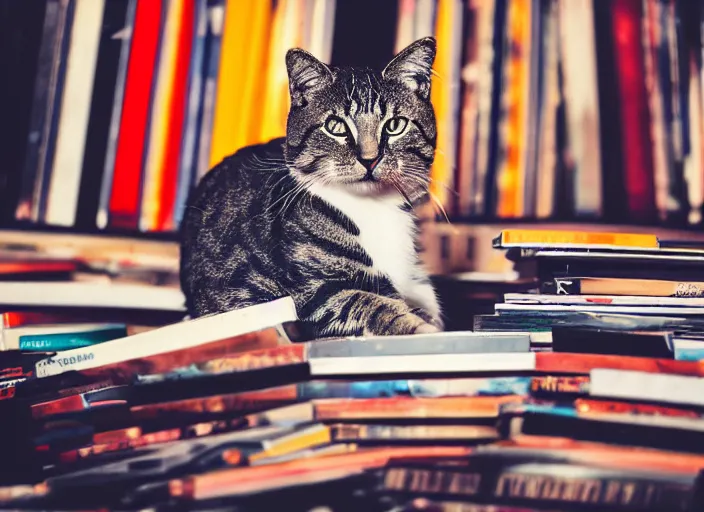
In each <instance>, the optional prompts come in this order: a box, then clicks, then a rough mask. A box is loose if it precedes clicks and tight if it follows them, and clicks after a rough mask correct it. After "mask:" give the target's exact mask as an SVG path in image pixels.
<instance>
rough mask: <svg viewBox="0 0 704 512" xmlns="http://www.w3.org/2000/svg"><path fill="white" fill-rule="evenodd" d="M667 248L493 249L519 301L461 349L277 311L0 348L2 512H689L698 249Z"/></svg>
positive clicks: (693, 484)
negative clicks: (37, 347) (508, 264)
mask: <svg viewBox="0 0 704 512" xmlns="http://www.w3.org/2000/svg"><path fill="white" fill-rule="evenodd" d="M681 245H682V244H679V245H678V244H677V243H674V242H669V243H668V242H664V241H661V240H658V239H657V238H656V237H652V236H647V235H646V236H642V235H632V236H629V235H611V234H608V233H596V234H589V235H587V234H574V233H571V234H570V233H562V234H560V233H558V234H556V233H550V232H547V233H546V232H526V231H520V232H508V231H506V232H503V233H501V235H500V236H499V237H498V238H497V240H496V246H497V247H498V248H499V249H502V250H503V249H506V250H507V256H508V257H511V258H536V259H538V260H539V262H538V267H539V269H540V277H539V278H538V280H536V290H535V292H533V293H527V294H522V295H520V296H517V295H512V294H507V296H506V299H507V300H506V301H505V302H504V303H501V304H497V305H496V309H497V313H496V315H494V316H485V317H478V318H477V324H478V327H479V328H478V329H475V331H471V332H444V333H436V334H428V335H415V336H388V337H368V338H342V339H318V340H305V339H301V335H300V333H301V332H302V330H301V329H299V325H298V323H297V316H296V310H295V307H294V304H293V301H292V300H291V299H290V298H288V297H284V298H281V299H278V300H275V301H273V302H270V303H266V304H259V305H255V306H251V307H248V308H244V309H240V310H235V311H231V312H227V313H222V314H218V315H212V316H207V317H202V318H198V319H184V320H182V321H178V322H174V323H171V324H168V325H163V326H158V327H157V326H153V327H152V328H150V329H145V330H142V331H140V332H136V333H133V334H129V333H128V335H126V336H121V337H117V338H114V339H109V340H107V341H103V342H101V343H95V344H90V345H86V346H79V347H77V348H72V349H68V350H60V349H58V348H57V349H56V350H53V351H52V352H51V353H46V352H44V353H39V352H37V351H34V352H29V351H27V350H21V347H20V348H17V347H5V350H3V351H0V372H2V373H0V377H1V380H0V460H1V461H3V464H1V465H0V507H1V508H3V509H14V510H37V509H41V510H106V509H109V510H143V509H149V510H164V511H167V510H233V511H254V510H257V511H258V510H274V509H277V508H281V506H282V504H283V506H284V507H285V508H286V509H287V510H295V511H298V510H300V511H311V510H322V509H326V510H333V511H338V510H339V511H352V510H355V511H357V510H371V511H392V510H393V511H412V510H418V511H420V510H424V511H438V512H439V511H447V512H449V511H460V510H462V511H472V512H499V511H505V512H509V511H510V512H519V511H520V512H529V511H539V510H540V511H548V510H550V511H572V510H580V511H587V510H594V511H597V510H598V511H600V512H603V511H626V510H627V511H631V512H632V511H646V510H648V511H649V510H662V511H667V512H677V511H680V512H685V511H686V512H694V511H700V510H704V501H703V499H702V498H703V497H704V477H702V476H700V472H702V470H703V469H704V448H702V447H703V446H704V443H702V444H699V443H701V442H702V441H703V440H704V437H702V432H704V419H703V411H704V399H702V396H704V384H703V382H704V381H703V379H702V376H704V368H703V367H702V365H701V364H700V363H699V361H698V360H697V361H692V360H683V359H694V358H696V354H697V352H696V351H695V350H694V349H693V347H695V346H696V345H697V344H699V343H702V341H700V333H701V332H702V329H701V325H704V324H703V323H702V321H701V319H699V318H698V317H697V314H696V313H697V312H698V311H699V310H698V309H697V307H701V305H699V306H697V304H698V301H700V300H701V299H699V298H697V297H692V296H691V295H696V293H694V289H695V288H696V286H697V283H698V281H697V282H694V281H695V279H698V278H697V265H696V261H697V260H696V258H701V257H702V254H701V253H702V251H701V250H700V249H697V248H694V247H682V246H681ZM621 259H623V261H627V262H628V263H627V264H621V263H619V261H621ZM634 261H638V262H640V263H639V264H640V265H642V267H640V268H639V266H638V265H636V264H634ZM662 261H665V262H668V263H667V264H662V263H661V262H662ZM567 262H569V264H568V263H567ZM602 262H603V263H602ZM629 268H631V270H628V269H629ZM623 269H625V270H623ZM627 271H628V272H627ZM666 271H670V272H672V275H673V276H674V275H675V273H676V272H677V271H679V272H681V274H680V277H679V281H680V282H685V281H683V279H685V277H687V276H689V277H688V278H687V279H688V280H687V281H686V282H687V283H689V286H679V287H678V286H673V287H671V288H669V289H668V288H667V285H666V284H664V283H667V282H675V281H677V279H676V278H675V277H671V278H670V279H669V280H668V279H667V278H666ZM609 272H611V273H613V274H614V275H613V276H609V275H608V274H609ZM619 272H620V273H621V274H619ZM660 272H662V273H660ZM618 279H620V280H621V281H619V282H618V283H616V284H614V283H613V281H614V280H618ZM644 280H647V281H648V283H643V281H644ZM702 281H704V279H702ZM556 287H557V288H556ZM678 290H680V292H681V291H682V290H688V293H689V296H687V297H683V298H681V297H669V298H666V297H665V296H671V295H677V291H678ZM636 291H639V292H638V293H635V292H636ZM537 292H540V293H537ZM616 292H621V293H620V294H617V293H616ZM587 294H589V295H587ZM681 294H682V293H680V295H681ZM563 297H567V298H568V299H569V300H567V301H563V302H560V301H561V300H562V299H563ZM578 299H580V300H581V302H580V300H578ZM621 299H623V300H624V301H625V302H619V301H620V300H621ZM570 301H572V302H570ZM629 301H630V302H629ZM663 301H664V302H667V303H668V304H666V305H662V302H663ZM602 304H604V305H603V306H602ZM621 304H623V305H621ZM545 306H550V307H545ZM558 306H559V307H558ZM556 308H557V309H556ZM594 308H604V310H603V311H602V309H594ZM606 308H614V309H613V310H607V309H606ZM623 308H630V309H623ZM661 308H667V309H666V310H665V311H661ZM675 310H677V311H675ZM702 311H704V308H702ZM491 322H493V324H492V323H491ZM492 329H493V330H492ZM123 334H124V333H123ZM685 349H686V350H685ZM685 353H686V354H687V355H686V356H684V355H682V354H685ZM697 359H698V358H697ZM702 474H703V475H704V472H702Z"/></svg>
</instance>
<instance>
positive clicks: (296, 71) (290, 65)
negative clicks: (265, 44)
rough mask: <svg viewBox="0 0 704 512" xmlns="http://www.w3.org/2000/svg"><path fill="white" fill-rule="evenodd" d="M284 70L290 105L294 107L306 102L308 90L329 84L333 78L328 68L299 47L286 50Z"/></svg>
mask: <svg viewBox="0 0 704 512" xmlns="http://www.w3.org/2000/svg"><path fill="white" fill-rule="evenodd" d="M286 70H287V71H288V89H289V91H290V93H291V105H292V106H296V107H300V106H302V105H304V104H305V103H306V95H307V94H308V93H309V92H310V91H312V90H315V89H317V88H318V87H321V86H325V85H329V84H331V83H332V79H333V76H332V71H330V68H328V67H327V66H326V65H325V64H323V63H322V62H320V61H319V60H318V59H316V58H315V57H313V55H311V54H310V53H308V52H307V51H305V50H301V49H300V48H293V49H291V50H289V51H288V52H286Z"/></svg>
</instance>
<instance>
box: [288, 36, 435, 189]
mask: <svg viewBox="0 0 704 512" xmlns="http://www.w3.org/2000/svg"><path fill="white" fill-rule="evenodd" d="M434 59H435V39H434V38H432V37H426V38H423V39H420V40H418V41H416V42H414V43H412V44H411V45H409V46H408V47H406V48H405V49H404V50H402V51H401V52H400V53H399V54H398V55H396V57H394V58H393V59H392V60H391V62H390V63H389V64H388V65H387V66H386V68H384V70H383V71H374V70H370V69H359V68H340V69H333V68H330V67H328V66H326V65H325V64H323V63H322V62H320V61H319V60H318V59H316V58H315V57H313V56H312V55H311V54H310V53H308V52H306V51H304V50H300V49H292V50H289V51H288V53H287V54H286V67H287V70H288V76H289V90H290V93H291V109H290V111H289V115H288V122H287V127H286V146H285V154H286V160H287V163H288V165H289V167H290V168H291V169H292V171H293V173H294V175H295V176H296V177H297V178H298V179H299V180H301V181H303V182H305V183H306V184H316V185H317V186H321V185H322V186H333V187H341V188H345V189H347V190H348V191H350V192H352V193H355V194H358V195H363V196H384V195H397V196H400V197H403V198H404V199H405V200H411V201H413V202H416V201H417V200H418V199H420V198H422V197H424V196H425V195H426V191H427V186H428V181H429V177H428V176H429V169H430V165H431V164H432V162H433V158H434V155H435V144H436V124H435V113H434V111H433V106H432V104H431V103H430V74H431V67H432V65H433V61H434Z"/></svg>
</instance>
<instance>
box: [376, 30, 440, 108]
mask: <svg viewBox="0 0 704 512" xmlns="http://www.w3.org/2000/svg"><path fill="white" fill-rule="evenodd" d="M435 51H436V43H435V38H434V37H424V38H422V39H419V40H418V41H415V42H414V43H411V44H409V45H408V46H407V47H406V48H404V49H403V50H401V51H400V52H399V54H398V55H396V57H394V58H393V59H392V60H391V62H389V64H388V65H387V66H386V68H384V71H382V72H381V75H382V76H383V77H384V78H385V79H387V80H398V81H399V82H401V83H403V84H405V85H407V86H408V87H410V88H411V89H412V90H414V91H416V92H417V93H418V94H419V95H420V96H421V97H422V98H423V99H426V100H427V99H428V97H429V96H430V73H431V69H432V67H433V62H434V61H435Z"/></svg>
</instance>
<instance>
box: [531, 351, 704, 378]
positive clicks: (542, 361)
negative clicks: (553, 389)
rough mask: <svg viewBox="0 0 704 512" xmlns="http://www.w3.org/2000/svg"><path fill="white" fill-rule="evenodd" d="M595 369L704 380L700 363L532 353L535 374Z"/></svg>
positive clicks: (582, 371) (703, 369)
mask: <svg viewBox="0 0 704 512" xmlns="http://www.w3.org/2000/svg"><path fill="white" fill-rule="evenodd" d="M595 368H605V369H611V370H634V371H640V372H648V373H672V374H677V375H690V376H694V377H704V361H675V360H672V359H656V358H650V357H632V356H612V355H597V354H570V353H562V352H536V354H535V370H536V371H537V372H541V373H550V374H560V373H573V374H584V375H588V374H589V373H590V372H591V371H592V370H593V369H595Z"/></svg>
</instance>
